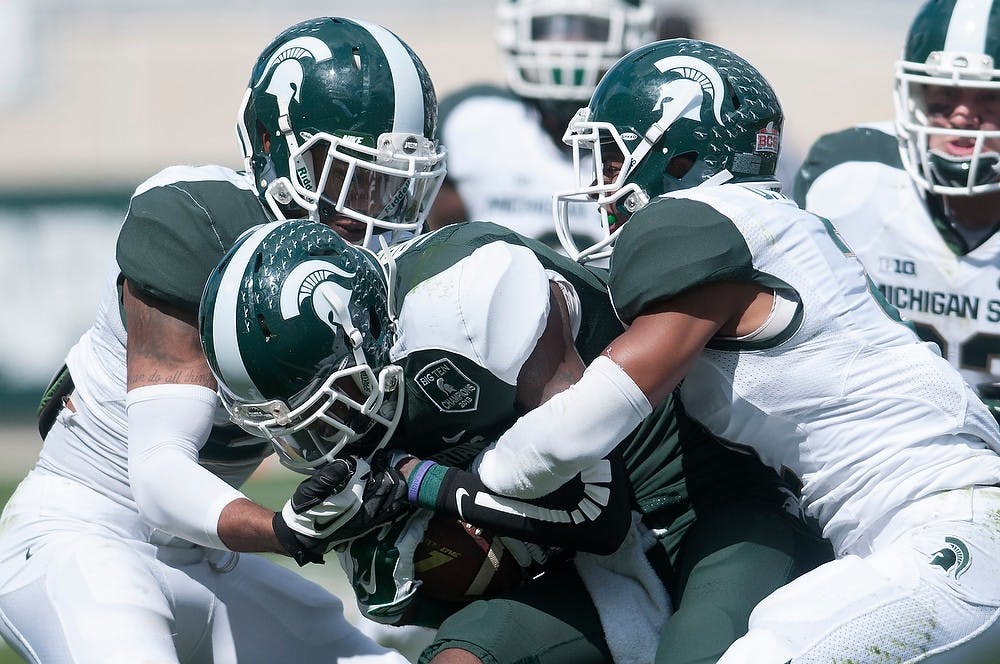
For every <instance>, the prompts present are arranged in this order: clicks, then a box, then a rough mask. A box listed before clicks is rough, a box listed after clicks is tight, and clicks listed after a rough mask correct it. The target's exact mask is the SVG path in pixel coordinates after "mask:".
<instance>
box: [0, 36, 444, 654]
mask: <svg viewBox="0 0 1000 664" xmlns="http://www.w3.org/2000/svg"><path fill="white" fill-rule="evenodd" d="M436 112H437V109H436V102H435V97H434V91H433V87H432V85H431V82H430V79H429V78H428V76H427V73H426V71H425V69H424V67H423V65H422V64H421V62H420V60H419V59H418V58H417V57H416V55H414V53H413V52H412V51H411V50H410V49H409V47H408V46H407V45H406V44H405V43H403V42H402V41H401V40H400V39H399V38H398V37H397V36H395V35H394V34H393V33H391V32H390V31H388V30H386V29H385V28H383V27H380V26H377V25H374V24H370V23H367V22H364V21H358V20H352V19H344V18H319V19H314V20H310V21H305V22H303V23H299V24H296V25H294V26H292V27H291V28H289V29H287V30H286V31H284V32H282V33H281V34H280V35H279V36H278V37H277V38H276V39H275V40H274V41H273V42H272V43H271V44H269V45H268V46H267V47H266V48H265V49H264V50H263V52H262V53H261V55H260V57H259V59H258V61H257V63H256V65H255V66H254V69H253V72H252V74H251V76H250V82H249V85H248V88H247V92H246V97H245V98H244V100H243V104H242V106H241V109H240V114H239V118H238V129H239V136H240V139H241V142H242V146H243V150H244V154H245V157H246V166H247V171H246V173H238V172H234V171H232V170H230V169H227V168H223V167H221V166H202V167H189V166H176V167H172V168H168V169H166V170H164V171H162V172H160V173H159V174H157V175H155V176H153V177H152V178H150V179H149V180H147V181H146V182H144V183H143V184H142V185H140V186H139V187H138V189H137V190H136V191H135V194H134V195H133V197H132V199H131V204H130V207H129V211H128V213H127V215H126V218H125V220H124V224H123V226H122V228H121V231H120V234H119V237H118V245H117V260H116V261H115V263H114V265H113V266H112V269H111V271H110V273H109V275H108V281H107V289H106V291H105V295H104V298H103V300H102V301H101V302H100V304H99V306H98V309H97V316H96V319H95V322H94V324H93V326H92V327H91V328H90V329H89V330H88V331H87V332H86V333H85V334H84V335H83V336H82V338H81V339H80V341H79V342H78V343H77V344H76V345H75V346H74V347H73V348H72V349H71V350H70V351H69V354H68V356H67V360H66V366H65V367H64V368H63V369H62V371H61V372H59V374H58V376H57V379H56V380H55V381H54V382H53V384H52V386H51V388H50V389H49V391H48V393H47V394H46V395H45V399H46V402H45V404H44V405H43V408H42V409H41V419H40V430H41V433H42V436H43V438H44V444H43V447H42V451H41V455H40V457H39V460H38V463H37V465H36V466H35V468H34V469H33V470H32V471H31V472H30V473H29V475H28V476H27V477H26V478H25V479H24V480H23V481H22V482H21V484H20V486H19V487H18V489H17V491H16V493H15V494H14V496H13V497H12V498H11V500H10V502H8V503H7V505H6V507H5V509H4V512H3V517H2V521H0V633H2V634H3V637H4V638H5V639H6V640H7V641H8V642H9V643H10V644H11V646H13V647H14V649H15V650H16V651H17V652H18V653H19V654H20V655H22V656H23V657H24V658H25V659H26V660H27V661H30V662H56V661H60V662H63V661H65V662H69V661H72V662H112V661H113V662H144V661H156V662H179V661H184V662H236V661H239V662H241V663H243V662H261V663H265V662H266V663H273V662H276V661H283V660H285V659H289V658H291V659H293V660H295V661H332V660H336V661H344V660H350V661H352V662H362V661H394V662H403V661H404V660H403V659H402V658H401V657H400V656H399V655H397V654H395V653H391V652H389V651H387V650H386V649H385V648H382V647H381V646H378V645H377V644H375V643H374V642H373V641H371V640H370V639H368V638H367V637H365V636H363V635H362V634H361V633H360V632H358V631H357V630H355V629H354V628H353V627H351V626H350V625H349V624H348V623H347V622H346V620H345V618H344V616H343V611H342V610H343V607H342V605H341V603H340V601H339V600H338V599H337V598H335V597H334V596H332V595H331V594H329V593H328V592H326V591H325V590H323V589H321V588H320V587H319V586H317V585H315V584H312V583H310V582H307V581H306V580H305V579H304V578H302V577H301V576H299V575H297V574H294V573H291V572H289V571H287V570H285V569H284V568H283V567H281V566H279V565H277V564H276V563H274V562H271V561H268V560H266V559H264V558H262V557H259V556H247V555H243V556H241V555H240V554H239V553H238V552H276V553H282V554H285V555H289V556H293V557H294V558H295V559H296V560H298V561H300V562H305V560H306V558H305V554H304V552H303V551H302V550H301V548H296V547H292V548H286V546H285V545H284V544H283V542H285V543H287V542H290V541H293V540H289V539H287V538H286V539H284V540H283V539H281V538H279V537H278V535H277V534H276V532H275V530H274V527H275V526H274V524H275V520H274V513H273V512H272V511H270V510H268V509H266V508H264V507H262V506H260V505H257V504H255V503H253V502H251V501H250V500H249V499H247V498H246V497H245V496H244V495H243V494H242V493H241V492H240V490H239V486H240V485H241V484H242V483H243V482H244V481H245V480H246V479H247V478H248V477H249V475H250V474H251V473H252V472H253V470H254V469H255V468H257V466H258V465H259V464H260V462H261V460H262V459H263V458H264V457H265V456H267V455H268V454H270V452H271V446H270V444H269V443H268V442H267V441H266V440H261V439H255V438H252V437H250V436H248V435H247V434H246V433H244V432H242V431H241V430H239V429H238V428H236V427H234V426H232V425H231V424H230V423H229V421H228V417H227V414H226V411H225V410H224V409H222V408H221V407H220V404H219V401H218V397H217V396H216V392H215V388H216V385H215V381H214V379H213V378H212V374H211V371H210V370H209V368H208V365H207V364H206V362H205V358H204V356H203V355H202V352H201V348H200V345H199V342H198V332H197V327H196V313H197V306H198V302H199V298H200V295H201V292H202V289H203V287H204V284H205V280H206V279H207V277H208V274H209V272H210V271H211V270H212V268H213V267H214V266H215V264H216V263H217V262H218V260H219V258H220V257H221V256H222V254H223V253H224V252H225V250H226V249H228V247H229V246H230V245H231V244H232V243H233V242H234V241H235V240H236V238H237V237H238V236H240V235H241V234H242V233H243V232H244V231H245V230H246V229H247V228H250V227H251V226H254V225H257V224H260V223H265V222H269V221H271V220H272V219H274V218H275V216H284V215H295V216H306V215H308V216H310V217H311V218H312V219H313V220H317V221H322V222H323V223H324V224H328V225H330V226H331V227H332V228H335V229H336V230H337V232H339V233H341V234H343V235H344V236H345V237H347V238H348V239H350V240H352V241H364V240H366V239H368V238H370V237H371V235H372V233H373V232H382V231H386V232H404V231H406V230H407V229H411V228H417V227H419V226H420V224H421V223H422V222H423V216H424V215H425V214H426V212H427V209H428V206H429V203H430V199H431V198H432V197H433V193H434V191H435V190H436V187H437V184H438V183H439V182H440V180H441V178H442V177H443V171H444V166H443V156H444V155H443V151H442V150H441V149H440V148H438V147H437V145H436V142H435V134H434V132H435V118H436ZM315 225H317V226H319V225H320V224H315ZM392 479H393V478H392V476H391V474H383V475H381V476H379V480H380V481H382V482H383V484H380V485H376V482H375V481H374V480H373V482H372V483H370V484H369V485H368V486H366V487H365V489H366V490H367V492H368V493H367V494H366V495H370V496H374V497H375V498H376V502H377V500H378V497H377V496H376V495H375V494H378V495H386V496H391V495H392V492H393V491H394V490H395V491H397V492H398V491H399V487H400V486H402V485H401V484H396V485H393V483H392Z"/></svg>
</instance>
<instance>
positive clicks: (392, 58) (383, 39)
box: [351, 19, 424, 136]
mask: <svg viewBox="0 0 1000 664" xmlns="http://www.w3.org/2000/svg"><path fill="white" fill-rule="evenodd" d="M351 20H353V21H355V22H356V23H357V24H358V25H360V26H361V27H363V28H364V29H365V30H367V31H368V32H369V33H371V35H372V37H374V38H375V41H377V42H378V45H379V46H380V47H381V48H382V52H383V53H384V54H385V59H386V61H387V62H388V63H389V72H390V73H391V74H392V82H393V84H394V86H395V92H396V99H395V108H394V109H393V121H392V130H393V131H394V132H401V133H403V132H406V133H411V134H418V135H421V136H422V135H423V134H424V104H423V98H424V86H423V83H422V80H421V76H420V72H418V71H417V67H416V65H415V64H414V62H413V56H411V55H410V52H409V50H407V48H406V47H405V46H404V45H403V43H402V42H401V41H400V40H399V37H397V36H396V35H394V34H393V33H391V32H389V31H388V30H386V29H385V28H383V27H382V26H380V25H375V24H374V23H368V22H367V21H361V20H358V19H351ZM418 99H419V100H421V101H420V103H419V104H416V103H413V102H414V101H416V100H418ZM400 100H406V101H405V102H401V101H400Z"/></svg>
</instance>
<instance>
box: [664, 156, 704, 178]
mask: <svg viewBox="0 0 1000 664" xmlns="http://www.w3.org/2000/svg"><path fill="white" fill-rule="evenodd" d="M697 160H698V153H697V152H685V153H684V154H679V155H677V156H675V157H673V158H672V159H671V160H670V161H669V162H667V168H666V171H667V175H669V176H670V177H672V178H676V179H678V180H680V179H682V178H683V177H684V176H685V175H687V174H688V173H689V172H690V171H691V168H692V167H693V166H694V164H695V162H696V161H697Z"/></svg>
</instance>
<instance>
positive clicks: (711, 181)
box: [698, 169, 733, 187]
mask: <svg viewBox="0 0 1000 664" xmlns="http://www.w3.org/2000/svg"><path fill="white" fill-rule="evenodd" d="M732 179H733V174H732V173H730V172H729V169H725V170H721V171H719V172H718V173H716V174H715V175H713V176H712V177H710V178H708V179H707V180H705V181H704V182H702V183H701V184H699V185H698V186H699V187H717V186H718V185H720V184H726V183H727V182H729V181H730V180H732Z"/></svg>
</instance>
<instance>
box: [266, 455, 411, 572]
mask: <svg viewBox="0 0 1000 664" xmlns="http://www.w3.org/2000/svg"><path fill="white" fill-rule="evenodd" d="M408 508H409V504H408V502H407V499H406V480H405V479H404V478H403V476H402V474H401V473H400V472H399V471H398V470H396V469H395V468H392V467H391V466H389V465H388V462H387V459H386V457H385V455H384V454H381V453H376V455H375V456H373V458H372V461H371V463H370V464H369V463H368V462H366V461H365V460H364V459H361V458H356V457H346V458H342V459H334V460H333V461H331V462H330V463H328V464H326V465H324V466H323V467H322V468H320V469H319V470H317V471H316V472H315V473H314V474H313V476H312V477H310V478H308V479H306V480H304V481H303V482H302V483H301V484H299V486H298V488H297V489H295V493H294V494H292V497H291V499H290V500H289V501H288V502H287V503H285V506H284V508H283V509H282V510H281V511H280V512H276V513H275V515H274V518H273V519H272V521H271V523H272V526H273V528H274V534H275V535H277V537H278V542H279V543H280V544H281V546H282V548H284V550H285V552H286V553H288V555H289V556H291V557H292V558H294V559H295V562H297V563H298V564H299V565H305V564H306V563H322V562H323V555H324V554H325V553H327V552H328V551H329V550H330V549H332V548H333V547H334V546H336V545H337V544H340V543H342V542H346V541H348V540H351V539H354V538H356V537H360V536H361V535H364V534H365V533H367V532H369V531H371V530H373V529H374V528H377V527H379V526H381V525H382V524H384V523H387V522H389V521H392V520H393V519H395V518H396V517H397V516H399V515H400V514H402V513H403V512H405V511H406V510H407V509H408Z"/></svg>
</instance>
